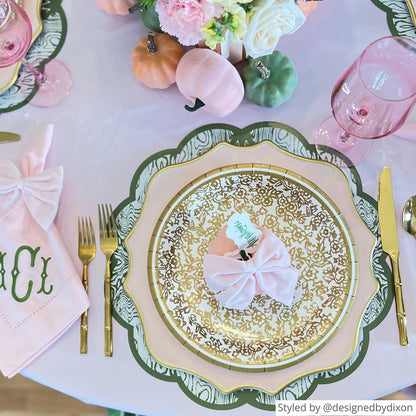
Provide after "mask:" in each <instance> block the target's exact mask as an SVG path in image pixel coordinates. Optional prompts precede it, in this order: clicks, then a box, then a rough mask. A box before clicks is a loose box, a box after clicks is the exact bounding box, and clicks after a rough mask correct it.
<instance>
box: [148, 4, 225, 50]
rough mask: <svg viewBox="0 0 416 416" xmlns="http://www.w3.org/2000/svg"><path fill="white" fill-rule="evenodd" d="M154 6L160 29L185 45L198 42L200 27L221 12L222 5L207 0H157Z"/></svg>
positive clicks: (200, 37)
mask: <svg viewBox="0 0 416 416" xmlns="http://www.w3.org/2000/svg"><path fill="white" fill-rule="evenodd" d="M155 8H156V11H157V13H158V14H159V21H160V26H161V28H162V30H163V31H164V32H166V33H169V34H170V35H171V36H175V37H177V38H178V41H179V42H180V43H181V44H182V45H185V46H191V45H195V44H196V43H198V42H199V41H200V40H201V39H202V36H201V28H202V27H203V26H205V25H206V24H207V23H208V21H209V20H211V19H212V18H213V17H216V16H218V14H219V15H221V13H222V7H219V6H218V5H216V4H213V3H210V2H208V1H207V0H201V1H198V0H158V1H157V3H156V7H155ZM219 9H221V11H219Z"/></svg>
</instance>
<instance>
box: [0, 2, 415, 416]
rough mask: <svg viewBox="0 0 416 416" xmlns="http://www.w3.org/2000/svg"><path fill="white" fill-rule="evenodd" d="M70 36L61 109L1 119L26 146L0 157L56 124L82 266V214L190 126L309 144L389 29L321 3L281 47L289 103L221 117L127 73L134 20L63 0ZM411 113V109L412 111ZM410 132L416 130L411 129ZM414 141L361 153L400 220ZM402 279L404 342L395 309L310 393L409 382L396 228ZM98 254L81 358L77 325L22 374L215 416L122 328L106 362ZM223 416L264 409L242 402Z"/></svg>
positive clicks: (51, 161) (122, 404) (409, 276)
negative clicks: (354, 358) (275, 133)
mask: <svg viewBox="0 0 416 416" xmlns="http://www.w3.org/2000/svg"><path fill="white" fill-rule="evenodd" d="M63 6H64V9H65V11H66V14H67V18H68V36H67V39H66V42H65V45H64V47H63V49H62V51H61V53H60V54H59V58H60V59H61V60H62V61H64V62H65V63H66V64H67V65H68V66H69V68H70V70H71V72H72V78H73V90H72V93H71V95H70V97H69V98H68V99H67V100H66V101H65V102H64V103H62V104H61V105H60V106H58V107H56V108H50V109H37V108H34V107H31V106H29V105H27V106H25V107H23V108H21V109H20V110H17V111H15V112H12V113H8V114H4V115H1V116H0V130H15V131H16V130H20V131H21V132H22V133H23V138H22V140H21V142H18V143H11V144H0V152H1V156H4V155H6V156H8V157H11V158H14V157H15V156H16V155H17V154H18V153H19V150H20V147H21V146H24V145H25V143H27V140H28V139H27V137H29V136H30V134H29V132H28V131H29V130H30V126H33V125H35V124H36V123H53V124H54V125H55V134H54V142H53V145H52V149H51V151H50V155H49V158H48V165H49V166H56V165H62V166H63V167H64V172H65V182H64V191H63V195H62V199H61V203H60V210H59V213H58V216H57V219H56V224H57V226H58V228H59V229H60V231H61V232H62V235H63V236H64V239H65V242H66V244H67V246H68V248H69V250H70V252H71V254H72V256H73V258H74V261H76V262H77V264H78V266H79V270H80V271H81V264H80V263H79V261H78V258H77V228H76V220H77V217H78V216H81V215H87V216H88V215H89V216H91V217H92V218H93V219H94V225H95V229H96V230H97V231H98V222H97V203H101V202H110V203H111V204H112V205H113V206H117V205H118V204H119V203H120V202H121V201H122V200H124V199H125V198H126V197H127V196H128V193H129V186H130V181H131V178H132V176H133V174H134V172H135V170H136V169H137V167H138V166H139V165H140V163H141V162H142V161H143V160H144V159H145V158H147V157H148V156H150V155H152V154H154V153H155V152H157V151H159V150H162V149H166V148H174V147H176V146H177V145H178V143H179V142H180V141H181V139H182V138H183V137H184V136H185V135H186V134H187V133H189V132H190V131H192V130H193V129H195V128H197V127H199V126H202V125H205V124H209V123H218V122H223V123H228V124H232V125H235V126H238V127H244V126H246V125H248V124H251V123H254V122H258V121H266V120H270V121H278V122H282V123H286V124H288V125H290V126H293V127H294V128H296V129H297V130H299V131H300V132H301V133H302V134H304V135H305V137H306V138H308V139H309V140H310V138H311V135H312V133H313V131H314V129H315V128H316V126H317V125H318V124H319V123H320V122H321V120H322V119H323V118H325V117H326V116H327V115H328V114H329V113H330V104H329V98H330V93H331V89H332V86H333V85H334V83H335V81H336V80H337V78H338V77H339V76H340V75H341V73H342V72H343V71H344V70H345V69H346V67H347V66H349V64H350V63H351V62H352V61H353V60H354V59H355V58H356V57H357V56H358V55H359V53H360V52H361V51H362V50H363V49H364V48H365V47H366V46H367V45H368V44H369V43H371V42H372V41H373V40H375V39H377V38H379V37H382V36H386V35H389V34H390V32H389V30H388V26H387V23H386V14H385V13H384V12H383V11H382V10H380V9H379V8H377V7H375V6H374V4H373V3H372V2H371V1H370V0H344V1H341V0H337V1H336V0H325V1H323V2H322V4H320V6H319V7H318V8H317V9H316V10H315V11H314V12H313V13H312V14H311V16H310V17H309V18H308V21H307V23H306V24H305V25H304V26H303V27H302V28H301V29H300V30H299V31H298V32H296V33H295V34H293V35H290V36H285V37H283V38H282V39H281V41H280V43H279V48H280V50H281V51H282V52H283V53H284V54H286V55H288V56H289V57H290V58H291V59H292V60H293V62H294V64H295V68H296V70H297V72H298V75H299V83H298V86H297V88H296V90H295V93H294V95H293V97H292V99H291V100H290V102H289V103H286V104H284V105H283V106H281V107H280V108H277V109H267V108H261V107H258V106H256V105H255V104H253V103H250V102H248V101H246V100H245V101H244V102H243V103H242V105H241V106H240V107H239V108H238V109H237V110H236V111H234V112H233V113H232V114H230V115H229V116H227V117H224V118H221V119H218V118H216V117H213V116H211V115H209V114H208V113H206V112H204V111H203V110H202V111H201V110H200V111H199V112H197V113H189V112H187V111H185V110H184V109H183V106H184V104H185V103H186V102H185V99H184V97H183V96H182V95H181V94H180V93H179V92H178V90H177V88H176V87H175V86H172V87H170V88H169V89H167V90H160V91H157V90H151V89H147V88H146V87H144V86H143V85H141V84H140V83H139V82H138V81H137V80H136V79H135V78H134V76H133V75H132V72H131V64H130V53H131V51H132V50H133V48H134V46H135V44H136V42H137V41H138V40H139V39H141V38H143V37H145V36H146V33H147V30H146V29H145V28H144V27H143V26H142V24H141V22H140V20H139V19H138V17H137V16H126V17H119V16H110V15H107V14H105V13H104V12H102V11H101V10H99V9H98V8H97V7H96V6H95V5H94V2H93V1H88V2H87V1H85V0H72V1H65V2H63ZM411 118H412V119H413V120H415V119H416V117H415V116H414V115H412V116H411ZM415 136H416V134H415ZM415 158H416V142H415V143H412V142H409V141H404V140H400V139H398V138H397V137H393V136H391V137H387V138H383V139H380V140H377V141H374V145H373V148H372V150H371V153H370V155H369V157H368V159H367V160H366V161H365V162H364V163H363V164H361V165H359V166H358V171H359V173H360V175H361V178H362V181H363V188H364V191H365V192H367V193H368V194H370V195H372V196H373V197H375V198H376V197H377V190H378V178H379V174H380V172H381V169H382V168H383V166H385V165H388V166H390V168H391V172H392V178H393V186H394V197H395V205H396V215H397V224H398V226H399V224H400V216H401V210H402V207H403V205H404V203H405V202H406V200H407V199H408V197H410V196H411V195H413V194H416V173H415V170H414V160H415ZM398 228H399V239H400V245H401V257H400V259H401V274H402V280H403V288H404V302H405V305H406V310H407V316H408V335H409V341H410V346H409V347H406V348H405V347H400V346H399V343H398V331H397V324H396V317H395V311H394V307H393V308H392V309H391V310H390V313H389V314H388V316H387V317H386V319H385V320H384V321H383V322H382V323H381V324H380V325H379V326H378V327H377V328H375V329H374V330H372V331H371V333H370V345H369V349H368V352H367V354H366V355H365V358H364V360H363V362H362V364H361V365H360V366H359V367H358V369H357V370H356V371H354V372H353V373H352V374H351V375H350V376H348V377H347V378H345V379H343V380H341V381H339V382H336V383H333V384H328V385H319V386H318V387H317V389H316V390H315V391H314V393H313V394H312V396H311V398H312V399H370V398H377V397H380V396H382V395H384V394H387V393H390V392H392V391H395V390H398V389H400V388H402V387H405V386H408V385H410V384H413V383H415V382H416V302H415V301H414V299H416V271H415V270H416V269H415V267H414V258H415V254H416V241H415V240H414V239H413V238H412V237H411V236H410V235H408V234H407V233H405V232H404V231H403V229H402V228H401V227H400V226H399V227H398ZM104 261H105V259H104V256H103V255H102V253H101V252H100V251H99V250H97V256H96V259H95V260H94V261H93V262H92V263H91V265H90V268H89V274H90V292H89V293H90V298H91V302H92V307H91V309H90V313H89V323H90V327H89V352H88V355H80V354H79V352H78V350H79V325H77V324H75V325H74V326H73V327H72V328H71V329H70V330H69V331H68V332H67V333H66V334H65V335H64V336H63V337H62V338H61V339H59V340H58V341H57V342H56V343H55V344H54V345H53V346H51V347H50V348H49V349H48V350H47V351H46V352H45V353H44V354H42V355H41V356H40V357H39V358H38V359H37V360H36V361H35V362H33V363H32V364H31V365H29V366H28V367H27V368H26V369H25V370H24V371H23V374H24V375H25V376H27V377H30V378H32V379H34V380H36V381H38V382H40V383H42V384H45V385H48V386H51V387H53V388H54V389H57V390H60V391H62V392H64V393H67V394H69V395H71V396H74V397H77V398H79V399H81V400H83V401H85V402H87V403H93V404H97V405H102V406H107V407H113V408H119V409H124V410H128V411H134V412H138V413H141V414H148V415H175V416H186V415H194V414H198V415H201V416H203V415H212V414H214V413H216V411H214V410H210V409H207V408H204V407H202V406H200V405H198V404H196V403H195V402H193V401H192V400H190V399H189V398H188V397H187V396H186V395H185V394H184V393H183V392H182V391H181V389H180V387H179V386H178V385H177V384H176V383H171V382H165V381H160V380H157V379H156V378H154V377H152V376H151V375H149V374H147V373H146V372H144V371H143V370H142V369H141V367H140V366H139V365H138V364H137V363H136V361H135V359H134V358H133V356H132V354H131V352H130V348H129V345H128V339H127V333H126V330H125V329H124V328H122V327H121V326H119V325H118V324H114V328H113V331H114V356H113V357H112V358H105V357H104V349H103V348H104V347H103V322H104V298H103V271H104ZM224 413H226V414H227V415H230V416H231V415H238V416H244V415H250V416H253V415H256V414H265V412H264V411H263V410H259V409H255V408H253V407H251V406H248V405H245V406H243V407H240V408H237V409H234V410H228V411H225V412H224Z"/></svg>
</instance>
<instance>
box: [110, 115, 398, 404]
mask: <svg viewBox="0 0 416 416" xmlns="http://www.w3.org/2000/svg"><path fill="white" fill-rule="evenodd" d="M263 141H269V142H272V143H273V144H275V145H276V146H278V147H279V148H281V149H283V150H285V151H287V152H289V153H292V154H294V155H297V156H299V157H301V158H304V159H313V160H318V159H319V157H318V155H317V153H316V150H315V147H314V146H313V145H311V144H309V143H308V141H307V140H306V139H305V138H304V137H303V136H302V135H301V134H300V133H299V132H298V131H296V130H295V129H293V128H292V127H289V126H287V125H284V124H281V123H276V122H262V123H256V124H252V125H250V126H247V127H245V128H244V129H239V128H237V127H234V126H231V125H227V124H212V125H208V126H204V127H200V128H198V129H196V130H194V131H193V132H191V133H190V134H188V135H187V136H186V137H185V138H184V139H183V140H182V142H181V143H180V144H179V146H178V147H177V148H176V149H168V150H164V151H161V152H158V153H156V154H154V155H153V156H151V157H149V158H148V159H146V160H145V161H144V162H143V163H142V164H141V165H140V167H139V168H138V169H137V171H136V173H135V174H134V176H133V179H132V181H131V186H130V195H129V196H128V197H127V198H126V199H125V200H124V201H123V202H122V203H121V204H120V205H119V206H118V207H117V208H116V210H115V216H116V222H117V227H118V230H119V247H118V249H117V250H116V252H115V253H114V255H113V257H112V263H111V268H112V273H113V278H112V282H111V285H112V286H111V289H112V299H113V316H114V318H115V319H116V320H117V322H118V323H120V325H122V326H123V327H125V328H126V329H127V330H128V339H129V344H130V348H131V351H132V353H133V356H134V357H135V359H136V361H137V362H138V364H139V365H140V366H141V367H142V368H143V369H144V370H145V371H147V372H148V373H149V374H151V375H153V376H155V377H157V378H158V379H160V380H165V381H170V382H176V383H178V385H179V386H180V387H181V389H182V390H183V392H184V393H185V394H186V395H187V396H188V397H190V398H191V399H192V400H194V401H195V402H196V403H199V404H200V405H202V406H205V407H208V408H212V409H217V410H219V409H231V408H236V407H239V406H241V405H243V404H246V403H248V404H250V405H252V406H255V407H257V408H261V409H264V410H274V408H275V400H284V399H291V400H293V399H306V398H307V397H309V396H310V395H311V394H312V392H313V391H314V390H315V388H316V386H317V385H318V384H326V383H333V382H335V381H338V380H340V379H342V378H344V377H346V376H348V375H349V374H351V373H352V372H353V371H354V370H355V369H356V368H357V367H358V366H359V365H360V364H361V362H362V360H363V358H364V356H365V353H366V351H367V348H368V343H369V332H370V330H371V329H373V328H374V327H376V326H377V325H378V324H379V323H380V322H381V321H382V320H383V319H384V317H385V315H386V314H387V312H388V310H389V309H390V306H391V303H392V300H393V288H392V284H391V278H390V277H391V272H390V269H389V267H388V265H387V263H386V255H385V254H384V253H383V251H382V249H381V242H380V235H379V225H378V213H377V203H376V201H375V200H374V199H373V198H372V197H371V196H369V195H368V194H366V193H364V192H363V189H362V184H361V179H360V177H359V175H358V172H357V170H356V169H355V168H354V167H352V168H348V169H343V170H342V172H343V174H344V175H345V177H346V179H347V181H348V183H349V187H350V190H351V195H352V199H353V201H354V204H355V206H356V209H357V212H358V213H359V215H360V217H361V218H362V220H363V222H364V223H365V224H366V226H367V227H368V228H369V230H370V231H371V232H372V233H373V234H374V235H375V237H376V245H375V248H374V250H373V254H372V259H371V266H372V270H373V274H374V276H375V278H376V279H377V281H378V283H379V290H378V291H377V293H376V295H375V296H374V297H373V299H372V300H371V302H370V304H369V305H368V307H367V309H366V311H365V314H364V317H363V321H362V324H361V329H360V333H359V340H358V344H357V348H356V349H355V351H354V353H353V355H352V357H351V358H350V359H349V360H348V361H347V362H346V363H345V364H344V365H342V366H341V367H339V368H337V369H334V370H332V371H324V372H320V373H316V374H311V375H309V376H306V377H303V378H300V379H298V380H296V381H295V382H293V383H292V384H290V385H289V386H287V387H285V388H284V389H283V390H281V391H280V392H278V393H277V394H268V393H265V392H263V391H258V390H255V389H242V390H237V391H233V392H231V393H223V392H221V391H220V390H218V389H217V388H215V387H214V386H212V385H211V384H210V383H209V382H208V381H206V380H204V379H203V378H201V377H198V376H196V375H194V374H191V373H188V372H186V371H182V370H176V369H172V368H169V367H166V366H164V365H162V364H160V363H159V362H158V361H156V360H155V359H154V358H153V357H152V356H151V354H150V353H149V351H148V349H147V347H146V342H145V339H144V333H143V327H142V323H141V320H140V316H139V313H138V311H137V309H136V307H135V305H134V302H133V301H132V299H131V298H130V297H129V295H128V293H127V292H126V291H125V289H124V286H123V284H124V281H125V278H126V275H127V272H128V269H129V255H128V252H127V250H126V247H125V244H124V240H125V238H126V237H127V236H128V234H129V232H130V231H131V230H132V228H133V227H134V225H135V223H136V221H137V219H138V218H139V216H140V213H141V210H142V207H143V204H144V198H145V194H146V189H147V187H148V185H149V183H150V180H151V178H152V177H153V176H154V175H156V174H157V172H158V171H159V170H161V169H163V168H165V167H166V166H169V165H174V164H178V163H183V162H186V161H190V160H193V159H195V158H197V157H200V156H201V155H204V154H205V153H207V152H208V151H209V150H211V149H212V148H213V147H215V146H216V145H217V144H219V143H221V142H226V143H229V144H232V145H234V146H239V147H249V146H252V145H256V144H258V143H260V142H263ZM326 157H327V159H329V161H330V162H331V163H333V164H335V165H336V166H339V165H340V163H341V161H343V162H344V163H346V164H347V165H348V163H349V162H348V161H347V160H346V159H345V158H344V157H343V156H342V155H341V154H339V153H338V152H336V151H334V150H331V149H328V152H327V154H326Z"/></svg>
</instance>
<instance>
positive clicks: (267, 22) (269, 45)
mask: <svg viewBox="0 0 416 416" xmlns="http://www.w3.org/2000/svg"><path fill="white" fill-rule="evenodd" d="M305 20H306V19H305V16H304V14H303V13H302V12H301V11H300V9H299V7H298V6H296V4H295V2H294V0H259V1H256V2H255V4H254V8H253V11H252V14H251V16H250V18H249V23H248V27H247V32H246V34H245V36H244V38H243V45H244V47H245V49H246V53H247V55H248V56H251V57H253V58H258V57H259V56H263V55H269V54H271V53H272V52H273V51H274V49H275V48H276V45H277V42H278V41H279V39H280V36H282V35H285V34H288V33H293V32H295V31H296V30H298V29H299V28H300V27H301V26H302V25H303V23H304V22H305Z"/></svg>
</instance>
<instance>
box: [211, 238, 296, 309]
mask: <svg viewBox="0 0 416 416" xmlns="http://www.w3.org/2000/svg"><path fill="white" fill-rule="evenodd" d="M204 276H205V280H206V282H207V285H208V288H209V290H210V291H212V292H214V293H216V296H215V297H216V298H217V300H218V302H219V303H220V304H221V305H223V306H225V307H227V308H232V309H245V308H247V307H248V305H249V304H250V302H251V301H252V299H253V297H254V295H256V294H260V293H265V294H267V295H269V296H270V297H272V298H274V299H276V300H278V301H280V302H282V303H284V304H286V305H290V304H291V303H292V300H293V294H294V290H295V286H296V283H297V279H298V271H297V270H296V269H295V268H293V267H291V266H290V255H289V253H288V251H287V249H286V247H285V245H284V244H283V242H282V241H281V240H280V239H279V238H277V237H276V236H275V235H274V234H273V233H272V232H270V231H267V232H266V233H265V236H264V238H263V240H262V242H261V243H260V245H259V247H258V249H257V251H256V252H255V253H254V255H253V257H252V258H251V259H249V260H247V261H242V260H240V259H237V258H233V257H229V256H227V255H225V256H218V255H214V254H207V255H206V256H205V257H204Z"/></svg>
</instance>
